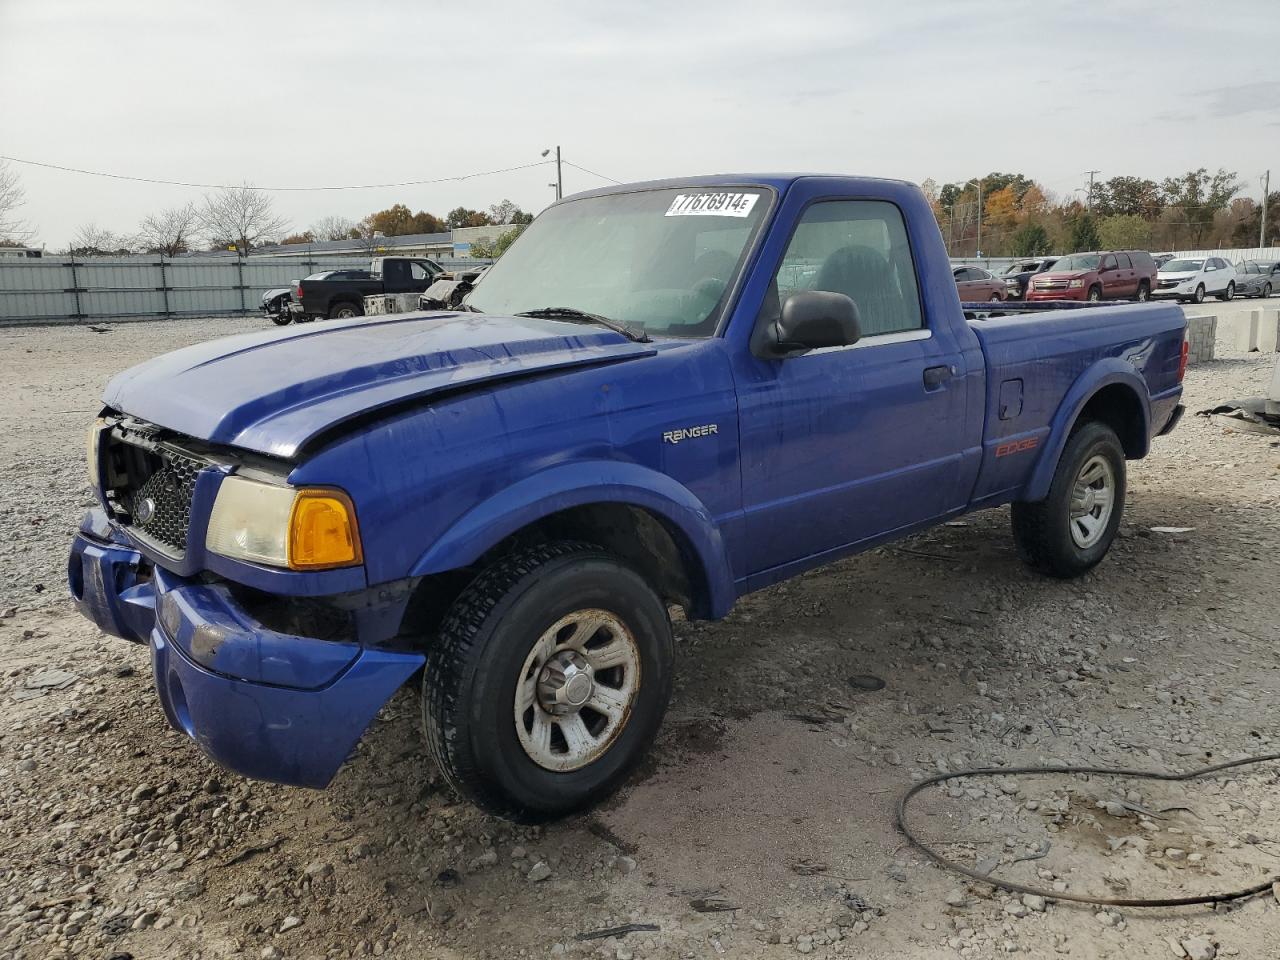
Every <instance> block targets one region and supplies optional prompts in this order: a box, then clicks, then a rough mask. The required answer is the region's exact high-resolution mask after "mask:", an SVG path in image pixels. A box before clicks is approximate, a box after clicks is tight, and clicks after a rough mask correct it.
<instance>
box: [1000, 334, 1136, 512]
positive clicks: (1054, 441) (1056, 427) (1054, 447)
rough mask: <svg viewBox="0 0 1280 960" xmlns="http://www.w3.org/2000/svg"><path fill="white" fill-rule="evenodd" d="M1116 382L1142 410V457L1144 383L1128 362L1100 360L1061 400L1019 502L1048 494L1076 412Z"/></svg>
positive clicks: (1111, 359) (1116, 359) (1091, 366)
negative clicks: (1131, 396)
mask: <svg viewBox="0 0 1280 960" xmlns="http://www.w3.org/2000/svg"><path fill="white" fill-rule="evenodd" d="M1116 383H1118V384H1123V385H1125V386H1127V387H1128V388H1129V389H1131V390H1132V391H1133V393H1134V395H1135V396H1136V397H1137V398H1138V406H1139V408H1140V409H1141V411H1142V431H1141V434H1140V435H1141V436H1142V437H1143V444H1144V446H1143V449H1142V450H1141V451H1139V456H1146V452H1147V449H1146V448H1147V445H1149V443H1150V437H1151V403H1150V398H1149V396H1148V395H1147V384H1146V382H1145V381H1144V380H1143V379H1142V377H1141V376H1140V375H1139V374H1138V373H1137V371H1136V370H1134V368H1133V364H1131V363H1130V362H1129V361H1127V360H1123V359H1121V358H1119V357H1104V358H1103V359H1101V360H1099V361H1097V362H1096V363H1094V364H1092V365H1090V366H1089V367H1088V368H1087V369H1086V370H1085V371H1084V372H1083V373H1082V374H1080V376H1079V377H1077V378H1076V381H1075V383H1073V384H1072V385H1071V388H1070V389H1069V390H1068V391H1067V394H1066V396H1065V397H1063V399H1062V403H1061V404H1059V406H1058V412H1057V413H1056V414H1054V417H1053V422H1052V424H1050V429H1049V442H1048V443H1046V444H1045V445H1044V450H1043V452H1042V453H1041V454H1040V459H1039V460H1037V461H1036V465H1035V469H1033V470H1032V471H1031V479H1030V480H1029V481H1028V482H1027V486H1026V488H1025V489H1024V490H1023V493H1022V496H1021V497H1020V498H1019V499H1021V500H1030V501H1036V500H1043V499H1044V498H1045V497H1047V496H1048V495H1049V486H1050V485H1051V484H1052V483H1053V474H1054V471H1056V470H1057V469H1058V460H1059V459H1060V458H1061V457H1062V450H1063V448H1064V447H1065V446H1066V445H1067V438H1068V437H1070V436H1071V429H1072V427H1074V426H1075V424H1076V421H1077V420H1078V419H1079V418H1080V411H1082V410H1083V409H1084V407H1085V404H1087V403H1088V402H1089V400H1090V399H1091V398H1092V397H1093V395H1094V394H1096V393H1097V392H1098V391H1099V390H1101V389H1103V388H1104V387H1109V386H1111V385H1112V384H1116Z"/></svg>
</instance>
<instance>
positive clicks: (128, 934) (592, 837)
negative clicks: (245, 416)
mask: <svg viewBox="0 0 1280 960" xmlns="http://www.w3.org/2000/svg"><path fill="white" fill-rule="evenodd" d="M261 326H262V322H261V321H258V320H255V319H249V320H230V321H229V320H216V321H204V322H201V321H182V322H168V323H147V324H130V325H116V326H112V327H110V332H109V333H105V334H94V333H92V332H90V331H88V330H87V329H86V328H83V327H76V328H29V329H21V330H11V331H0V375H2V376H3V382H4V383H5V384H6V387H5V391H4V395H5V397H6V402H5V404H4V405H3V409H2V410H0V424H3V427H4V430H3V431H2V432H0V453H2V454H3V455H2V456H0V532H2V533H3V536H2V537H0V956H9V957H14V958H31V957H53V956H65V957H117V958H121V960H123V958H125V957H133V958H138V960H143V958H167V957H178V956H181V957H204V958H222V957H262V958H272V957H317V958H318V957H348V956H366V955H371V956H387V957H403V958H409V957H433V958H461V957H467V958H471V957H491V958H495V960H496V958H510V957H550V956H559V955H568V956H576V957H587V956H590V957H608V958H615V960H626V958H628V957H646V958H676V957H680V958H684V957H690V958H692V957H716V956H727V957H748V958H755V957H761V958H773V957H788V956H793V955H795V954H797V953H799V954H813V955H815V956H818V957H835V956H842V957H843V956H848V957H894V958H900V957H912V958H935V957H939V958H940V957H955V956H960V957H965V958H969V957H994V956H1003V955H1006V954H1013V955H1026V956H1033V957H1048V956H1056V955H1059V954H1062V955H1069V956H1071V957H1075V958H1095V957H1096V958H1102V957H1113V958H1126V960H1128V958H1145V957H1160V958H1168V957H1181V956H1189V957H1192V958H1205V957H1213V956H1215V955H1216V956H1231V957H1235V956H1239V957H1244V958H1254V957H1274V956H1277V955H1280V906H1278V905H1277V903H1276V901H1275V899H1274V898H1273V897H1271V896H1267V897H1265V898H1257V899H1253V900H1250V901H1247V902H1244V903H1240V904H1235V905H1233V906H1231V907H1230V908H1227V907H1220V908H1218V909H1217V910H1211V909H1207V908H1182V909H1167V910H1156V911H1150V910H1148V911H1144V910H1137V909H1120V910H1099V909H1095V908H1091V907H1082V906H1073V905H1070V904H1067V903H1064V902H1055V901H1053V900H1052V899H1050V900H1048V901H1047V902H1046V901H1044V900H1040V899H1038V898H1036V897H1027V898H1016V897H1012V896H1009V895H1006V894H1004V893H1002V892H1000V891H998V890H995V889H993V888H992V887H991V886H990V885H987V884H982V883H966V882H963V881H962V880H961V878H959V877H957V876H955V875H953V874H949V873H947V872H944V871H942V870H940V869H938V868H937V867H935V866H933V865H931V864H929V863H928V862H926V861H925V860H924V859H923V858H922V857H921V856H920V855H918V854H917V853H916V852H915V851H913V850H912V849H911V848H910V847H908V846H907V845H906V844H905V843H904V841H903V839H902V837H901V836H900V835H899V834H898V833H897V832H896V831H895V829H894V826H893V809H894V804H895V803H896V801H897V798H898V797H899V796H900V795H901V793H902V792H903V791H904V790H905V789H907V788H908V787H909V786H910V785H911V784H912V783H913V782H918V781H919V780H920V779H923V778H925V777H927V776H931V775H933V774H934V773H937V772H939V771H951V770H958V769H963V768H966V767H968V766H975V765H976V766H988V765H995V766H1009V765H1018V764H1038V763H1045V762H1057V763H1076V764H1091V765H1113V766H1119V767H1140V768H1151V769H1158V770H1184V769H1190V768H1193V767H1198V766H1201V765H1204V764H1208V763H1214V762H1218V761H1221V760H1225V759H1229V758H1234V757H1238V756H1243V755H1245V754H1253V753H1262V752H1268V751H1273V750H1278V749H1280V715H1278V714H1277V712H1276V711H1275V710H1273V709H1272V705H1273V704H1274V703H1275V702H1276V701H1277V697H1278V695H1280V673H1278V672H1277V668H1278V667H1280V657H1278V656H1277V653H1276V651H1275V642H1276V641H1277V640H1278V639H1280V636H1278V633H1280V627H1278V626H1277V620H1278V615H1277V607H1276V601H1275V584H1276V582H1277V577H1278V576H1280V444H1278V443H1277V441H1276V440H1273V439H1270V438H1268V437H1262V436H1256V435H1247V434H1241V433H1235V432H1231V431H1229V430H1226V429H1224V428H1223V427H1222V426H1221V425H1219V424H1218V423H1215V422H1211V421H1209V420H1207V419H1205V418H1200V417H1194V416H1189V417H1187V418H1186V419H1185V420H1184V422H1183V425H1182V426H1181V427H1180V428H1179V429H1178V431H1177V432H1175V433H1174V434H1173V435H1172V436H1170V437H1167V438H1163V439H1161V440H1159V441H1157V442H1156V446H1155V451H1154V453H1153V455H1152V456H1151V457H1150V458H1149V459H1148V460H1146V461H1143V462H1141V463H1137V464H1133V465H1131V471H1130V482H1131V487H1130V502H1129V506H1128V509H1127V512H1126V515H1125V522H1124V525H1123V527H1122V532H1121V539H1120V540H1119V541H1118V542H1117V544H1116V547H1115V549H1114V551H1113V553H1112V556H1111V557H1110V558H1109V559H1108V560H1107V561H1106V562H1105V563H1104V564H1102V565H1101V566H1100V567H1099V568H1098V569H1097V570H1096V571H1095V572H1093V573H1092V574H1090V575H1088V576H1086V577H1085V578H1083V579H1081V580H1078V581H1073V582H1067V583H1062V582H1056V581H1048V580H1045V579H1041V578H1038V577H1036V576H1034V575H1032V574H1030V573H1028V572H1027V571H1026V570H1025V569H1024V568H1023V567H1022V565H1021V564H1020V563H1019V562H1018V560H1017V558H1016V556H1015V553H1014V549H1013V544H1012V542H1011V540H1010V537H1009V535H1008V516H1007V511H1006V510H996V511H989V512H985V513H981V514H976V515H973V516H971V517H967V518H965V519H964V520H962V521H958V522H955V523H952V524H948V525H946V526H944V527H940V528H938V529H936V530H934V531H931V532H929V533H927V534H924V535H921V536H918V537H915V538H913V539H911V540H910V541H907V542H904V543H903V544H898V545H895V546H892V547H886V548H884V549H880V550H876V551H873V552H871V553H869V554H866V555H863V556H861V557H858V558H854V559H851V560H848V561H845V562H842V563H839V564H835V565H833V566H830V567H827V568H824V569H822V570H819V571H815V572H813V573H810V574H808V575H806V576H803V577H801V578H798V579H797V580H794V581H791V582H789V583H786V584H783V585H780V586H778V587H776V588H773V589H770V590H767V591H764V592H762V593H759V594H756V595H753V596H751V597H749V598H747V599H746V600H744V601H743V602H742V603H740V604H739V605H738V607H737V609H736V610H735V611H734V613H733V614H732V616H730V617H729V618H728V619H727V620H725V621H724V622H722V623H717V624H688V623H677V624H676V627H677V636H678V639H677V651H678V659H677V664H678V670H679V673H678V677H677V684H676V694H675V698H674V702H673V704H672V708H671V712H670V714H669V717H668V720H667V723H666V725H665V727H664V729H663V733H662V735H661V737H660V739H659V742H658V743H657V745H656V747H655V749H654V751H653V753H652V755H651V759H650V760H649V761H648V762H647V764H646V765H645V767H644V769H643V770H641V771H640V772H639V773H638V774H637V775H636V776H635V777H634V778H633V780H632V782H631V783H630V785H629V786H628V787H627V789H626V790H624V791H623V792H622V794H621V795H620V796H619V797H617V798H616V799H615V800H613V801H612V802H610V803H608V804H606V805H605V806H604V807H602V808H600V809H598V810H595V811H593V812H591V813H590V814H587V815H584V816H580V817H575V818H572V819H569V820H566V821H564V822H561V823H557V824H554V825H551V826H548V827H546V828H542V829H531V828H516V827H512V826H511V825H509V824H506V823H503V822H500V821H496V820H493V819H490V818H488V817H485V816H483V815H482V814H480V813H478V812H476V811H475V810H474V809H472V808H471V807H470V806H468V805H466V804H463V803H460V802H459V801H458V800H457V798H456V797H454V796H453V795H452V794H451V793H450V792H449V791H448V789H447V788H446V787H445V786H444V785H443V784H442V782H441V780H440V778H439V777H438V776H437V774H436V772H435V771H434V769H433V767H432V764H431V761H430V760H429V758H428V757H427V755H426V752H425V750H424V749H423V745H422V743H421V738H420V733H419V728H418V722H417V714H418V697H417V693H416V691H413V690H406V691H404V692H402V693H401V694H400V695H398V696H397V697H396V698H395V699H394V700H393V701H392V702H391V703H390V704H389V705H388V707H387V708H386V709H385V710H384V712H383V713H382V715H381V716H380V717H379V720H378V721H377V722H376V723H375V724H374V726H373V727H372V728H371V730H370V732H369V734H368V735H367V736H366V737H365V739H364V741H363V743H362V744H361V746H360V747H359V749H358V750H357V752H356V754H355V756H354V757H353V758H352V760H351V762H349V763H348V764H347V766H346V767H345V768H344V770H343V771H342V772H341V773H340V774H339V776H338V778H337V780H336V781H335V782H334V784H333V785H332V786H331V787H330V789H329V790H327V791H325V792H323V793H319V792H312V791H306V790H299V789H290V788H285V787H278V786H274V785H270V784H263V783H253V782H248V781H244V780H241V779H239V778H237V777H235V776H232V775H230V774H226V773H223V772H221V771H219V770H218V769H216V768H215V767H213V766H212V765H211V764H209V763H208V762H207V761H205V760H204V759H203V758H202V756H201V755H200V754H199V752H198V751H197V750H196V748H195V747H194V746H193V745H192V744H191V743H190V742H188V741H187V740H185V739H184V738H182V737H181V736H179V735H178V734H176V733H173V732H171V731H169V730H168V728H167V727H166V726H165V724H164V721H163V718H162V716H161V713H160V710H159V708H158V705H157V703H156V702H155V697H154V694H153V691H152V688H151V679H150V675H149V667H148V659H147V656H146V651H145V650H144V649H143V648H140V647H137V646H133V645H130V644H126V643H124V642H122V641H117V640H115V639H113V638H110V637H104V636H103V635H101V634H100V633H98V632H97V631H95V630H94V629H92V628H91V627H90V626H89V625H88V624H87V623H86V622H85V621H83V620H82V619H81V618H79V617H78V616H76V615H75V614H74V613H73V612H72V611H71V610H70V607H69V604H68V603H67V601H66V600H65V599H64V596H65V592H64V587H63V564H64V562H65V559H64V558H65V554H66V548H67V544H68V541H69V538H70V536H71V533H72V531H73V530H74V527H75V525H76V522H77V519H78V516H79V513H80V511H81V510H82V509H83V507H84V506H85V505H86V503H87V502H88V499H89V498H88V494H87V491H86V488H85V483H84V479H83V477H84V466H83V461H84V455H83V434H84V428H85V424H86V422H87V420H88V419H89V418H90V417H91V416H92V414H93V413H94V411H95V406H94V404H95V398H96V397H97V395H98V394H99V392H100V390H101V388H102V386H103V385H104V384H105V382H106V380H107V379H108V378H109V377H110V376H111V375H112V374H113V373H115V372H116V371H118V370H120V369H123V368H124V367H126V366H128V365H129V364H131V363H133V362H136V361H138V360H141V359H144V358H146V357H148V356H151V355H153V354H155V353H158V352H162V351H164V350H168V349H171V348H174V347H177V346H180V345H183V344H186V343H191V342H195V341H198V340H202V339H205V338H208V337H210V336H215V335H219V334H222V333H230V332H240V331H244V330H251V329H260V328H261ZM1220 346H1225V345H1220ZM1271 359H1272V358H1264V357H1259V356H1257V355H1253V356H1243V355H1230V354H1225V355H1224V356H1223V358H1222V359H1220V360H1218V361H1215V362H1214V363H1211V364H1207V365H1204V366H1201V367H1193V368H1192V369H1191V371H1190V372H1189V374H1188V377H1187V403H1188V405H1189V407H1190V409H1191V410H1195V409H1197V408H1200V407H1203V406H1207V405H1208V404H1209V403H1211V402H1213V401H1216V400H1220V399H1226V398H1233V397H1239V396H1246V395H1256V394H1258V393H1260V392H1261V391H1262V388H1263V387H1264V386H1265V383H1266V380H1267V377H1268V376H1269V372H1270V367H1271ZM1158 527H1174V528H1178V527H1187V528H1191V529H1189V530H1186V531H1184V532H1180V533H1162V532H1155V531H1153V528H1158ZM50 670H55V671H65V672H66V675H64V674H62V673H50V672H49V671H50ZM866 676H874V677H878V678H880V679H882V680H883V681H884V687H883V689H878V690H876V689H868V688H869V687H874V686H875V685H876V684H874V683H871V682H869V681H866V680H865V679H863V678H864V677H866ZM46 685H51V686H46ZM41 691H44V692H43V694H41ZM1277 766H1280V765H1265V766H1258V767H1252V768H1244V769H1242V770H1240V771H1238V772H1236V773H1235V774H1233V775H1232V776H1230V777H1222V778H1217V779H1209V780H1205V781H1202V782H1196V783H1192V784H1188V785H1181V786H1175V785H1169V784H1156V783H1153V782H1151V781H1143V780H1138V779H1129V778H1104V777H1092V778H1083V777H1045V776H1040V777H1003V778H996V779H991V780H979V779H968V780H961V781H953V782H952V783H951V784H948V785H947V786H946V787H937V788H929V789H928V790H927V791H926V792H925V793H924V794H923V795H922V796H921V797H920V798H919V800H918V802H917V806H916V807H915V808H914V813H913V818H914V819H913V822H914V823H915V824H916V826H917V828H918V830H919V832H920V833H921V834H922V835H923V836H924V837H925V838H926V839H928V840H929V841H930V842H934V843H936V844H938V845H939V846H940V847H941V848H942V849H943V850H945V852H947V853H948V854H949V855H951V856H954V857H955V858H956V859H957V860H959V861H961V862H963V863H965V864H967V865H969V866H974V865H980V867H981V869H983V870H988V869H989V870H991V871H992V875H993V876H996V877H1001V878H1006V879H1011V880H1020V881H1022V882H1024V883H1032V884H1037V885H1039V886H1043V887H1047V888H1049V889H1050V890H1057V891H1059V892H1063V891H1070V892H1094V893H1098V894H1101V895H1103V896H1118V897H1124V896H1130V897H1139V896H1160V895H1169V896H1178V895H1188V894H1193V893H1203V892H1211V891H1220V890H1227V889H1234V888H1238V887H1243V886H1248V885H1251V884H1254V883H1258V882H1261V881H1262V880H1265V879H1268V878H1270V877H1272V876H1280V831H1277V828H1276V811H1277V797H1276V784H1277ZM627 923H636V924H649V925H652V926H654V927H656V929H643V930H638V931H636V932H632V933H630V934H623V935H617V936H614V937H608V938H600V939H591V940H578V939H575V938H576V937H577V936H579V935H581V934H584V933H590V932H592V931H599V930H601V929H604V928H610V927H616V926H619V925H621V924H627Z"/></svg>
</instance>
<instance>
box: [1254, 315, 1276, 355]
mask: <svg viewBox="0 0 1280 960" xmlns="http://www.w3.org/2000/svg"><path fill="white" fill-rule="evenodd" d="M1255 312H1256V313H1258V314H1259V315H1260V319H1259V321H1258V349H1259V350H1261V351H1262V352H1263V353H1280V310H1277V309H1275V308H1274V307H1264V308H1263V309H1261V310H1258V311H1255Z"/></svg>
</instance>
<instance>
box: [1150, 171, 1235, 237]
mask: <svg viewBox="0 0 1280 960" xmlns="http://www.w3.org/2000/svg"><path fill="white" fill-rule="evenodd" d="M1160 189H1161V190H1162V191H1163V193H1164V198H1165V201H1166V202H1167V203H1168V205H1169V206H1171V207H1177V208H1178V210H1179V211H1181V213H1182V215H1183V216H1182V219H1183V220H1184V221H1186V226H1187V227H1188V229H1189V230H1190V232H1191V237H1192V242H1193V244H1195V245H1196V246H1199V245H1200V242H1201V240H1202V239H1203V237H1204V234H1205V231H1206V230H1208V229H1209V228H1210V227H1212V226H1213V215H1214V214H1215V213H1217V212H1218V211H1219V210H1225V209H1226V206H1227V204H1228V203H1229V202H1230V200H1231V198H1232V197H1233V196H1234V195H1235V192H1236V191H1237V190H1239V189H1240V183H1239V181H1238V180H1237V179H1236V175H1235V173H1234V172H1232V171H1227V170H1222V169H1219V170H1218V172H1217V173H1215V174H1212V175H1211V174H1210V173H1209V171H1208V170H1206V169H1205V168H1204V167H1201V168H1200V169H1199V170H1188V171H1187V172H1186V173H1184V174H1183V175H1182V176H1180V177H1169V178H1168V179H1166V180H1165V181H1164V183H1162V184H1161V185H1160Z"/></svg>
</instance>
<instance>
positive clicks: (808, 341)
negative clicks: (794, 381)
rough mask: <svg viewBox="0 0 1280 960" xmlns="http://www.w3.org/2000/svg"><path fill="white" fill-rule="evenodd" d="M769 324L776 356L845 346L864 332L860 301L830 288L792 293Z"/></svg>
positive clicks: (771, 346) (854, 341) (772, 348)
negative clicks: (780, 311) (858, 303)
mask: <svg viewBox="0 0 1280 960" xmlns="http://www.w3.org/2000/svg"><path fill="white" fill-rule="evenodd" d="M769 327H770V329H769V331H768V334H769V336H768V341H769V347H770V353H772V355H774V356H776V357H782V356H795V355H797V354H801V353H805V352H807V351H809V350H820V349H822V348H823V347H844V346H848V345H849V344H852V343H857V342H858V338H859V337H861V336H862V324H861V321H860V318H859V316H858V305H857V304H856V303H854V302H853V300H852V298H850V297H847V296H845V295H844V294H843V293H832V292H830V291H828V290H801V291H798V292H797V293H793V294H792V295H791V296H790V297H788V298H787V302H786V303H785V304H783V306H782V315H781V316H780V317H778V319H777V320H775V321H774V322H773V323H771V324H769Z"/></svg>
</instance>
